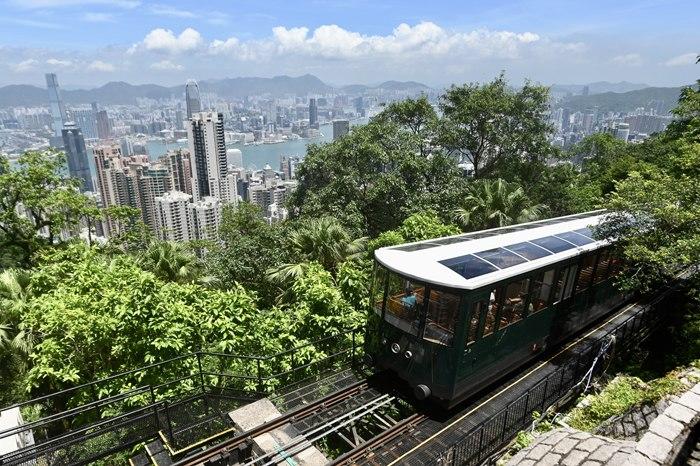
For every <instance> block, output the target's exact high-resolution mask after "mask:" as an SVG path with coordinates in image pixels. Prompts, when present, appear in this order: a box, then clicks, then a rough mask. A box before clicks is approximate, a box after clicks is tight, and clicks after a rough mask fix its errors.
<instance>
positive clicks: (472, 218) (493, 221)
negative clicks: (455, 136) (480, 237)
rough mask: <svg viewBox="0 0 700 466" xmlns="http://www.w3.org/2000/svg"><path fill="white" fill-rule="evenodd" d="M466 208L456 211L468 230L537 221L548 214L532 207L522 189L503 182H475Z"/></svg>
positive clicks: (465, 202)
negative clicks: (544, 214)
mask: <svg viewBox="0 0 700 466" xmlns="http://www.w3.org/2000/svg"><path fill="white" fill-rule="evenodd" d="M464 205H465V206H466V207H460V208H458V209H455V211H454V212H453V216H454V218H455V220H456V221H457V222H458V223H459V224H460V225H461V226H462V228H464V230H466V231H474V230H483V229H487V228H497V227H503V226H506V225H512V224H515V223H522V222H530V221H533V220H537V219H538V218H540V217H541V216H542V214H543V213H544V211H545V208H546V207H545V206H544V205H542V204H535V205H532V203H531V201H530V199H529V198H528V197H527V195H526V194H525V191H524V190H523V188H522V187H521V186H518V185H516V184H513V183H508V182H507V181H504V180H502V179H500V178H499V179H496V180H480V181H475V182H474V183H473V184H472V185H471V186H470V187H469V195H468V196H467V197H466V199H465V200H464Z"/></svg>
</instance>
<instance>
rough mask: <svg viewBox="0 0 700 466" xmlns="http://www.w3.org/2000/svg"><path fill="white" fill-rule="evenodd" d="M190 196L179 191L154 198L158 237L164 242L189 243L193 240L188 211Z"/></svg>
mask: <svg viewBox="0 0 700 466" xmlns="http://www.w3.org/2000/svg"><path fill="white" fill-rule="evenodd" d="M191 200H192V196H190V195H189V194H185V193H182V192H179V191H169V192H167V193H165V194H163V195H162V196H159V197H156V206H157V212H158V231H157V234H158V237H159V238H160V239H162V240H165V241H189V240H193V239H195V236H194V225H193V223H192V214H191V211H190V209H191V208H190V201H191Z"/></svg>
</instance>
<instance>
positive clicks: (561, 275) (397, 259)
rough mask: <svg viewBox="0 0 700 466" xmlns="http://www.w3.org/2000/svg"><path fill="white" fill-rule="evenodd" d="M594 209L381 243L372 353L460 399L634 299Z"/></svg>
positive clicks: (424, 386)
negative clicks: (619, 282) (617, 280)
mask: <svg viewBox="0 0 700 466" xmlns="http://www.w3.org/2000/svg"><path fill="white" fill-rule="evenodd" d="M604 216H605V214H604V212H603V211H595V212H588V213H585V214H578V215H571V216H567V217H560V218H554V219H549V220H543V221H538V222H531V223H525V224H520V225H514V226H509V227H503V228H496V229H492V230H485V231H479V232H474V233H468V234H463V235H458V236H451V237H446V238H440V239H432V240H427V241H420V242H417V243H411V244H403V245H400V246H393V247H386V248H381V249H378V250H377V251H375V271H374V278H373V285H372V292H371V293H372V303H373V310H374V312H373V313H371V317H370V326H369V328H370V329H372V330H371V331H370V332H369V335H368V338H367V354H368V356H369V358H370V359H371V362H372V363H373V364H374V365H375V366H377V367H378V368H380V369H388V370H391V371H393V372H395V373H396V374H397V375H398V376H399V377H400V378H401V379H402V380H404V381H406V382H407V383H408V384H410V386H411V387H413V389H414V392H415V395H416V397H417V398H418V399H426V398H431V399H433V400H435V401H437V402H438V404H441V405H443V406H446V407H451V406H454V405H455V404H456V403H458V402H459V401H461V400H463V399H464V398H465V397H467V396H468V395H470V394H473V393H475V392H476V391H478V390H479V389H481V388H484V387H486V386H487V385H488V383H489V381H494V380H496V379H498V378H500V377H501V376H503V375H505V374H507V373H508V372H510V371H512V370H514V369H515V368H517V367H518V366H520V365H522V364H524V363H525V362H527V361H528V360H530V359H532V358H535V357H537V355H538V353H540V352H541V351H542V350H544V349H545V348H547V347H548V346H552V345H557V344H560V343H562V342H563V341H564V340H566V339H567V338H569V337H571V336H572V335H573V334H575V333H577V332H579V331H580V330H582V329H583V328H585V327H587V326H588V325H589V324H591V323H592V322H594V321H595V320H597V319H599V318H601V317H602V316H603V315H605V314H608V313H610V312H611V311H612V310H613V309H615V308H616V307H618V306H619V305H620V304H622V302H623V301H624V300H625V299H626V298H627V296H625V295H624V294H623V293H620V292H619V291H617V290H616V289H615V288H614V287H613V283H612V282H613V280H612V278H613V277H614V276H615V274H617V273H618V272H619V270H620V267H621V264H620V261H619V260H618V259H617V258H616V257H615V256H614V255H612V253H611V248H610V245H609V244H608V242H607V241H604V240H596V239H595V238H594V236H593V233H592V228H594V227H595V226H596V225H597V224H598V223H599V222H600V221H601V219H602V218H603V217H604Z"/></svg>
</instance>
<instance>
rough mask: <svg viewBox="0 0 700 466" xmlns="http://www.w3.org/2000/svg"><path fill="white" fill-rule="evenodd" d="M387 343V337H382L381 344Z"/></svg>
mask: <svg viewBox="0 0 700 466" xmlns="http://www.w3.org/2000/svg"><path fill="white" fill-rule="evenodd" d="M387 343H388V341H387V339H386V338H382V345H384V346H386V344H387Z"/></svg>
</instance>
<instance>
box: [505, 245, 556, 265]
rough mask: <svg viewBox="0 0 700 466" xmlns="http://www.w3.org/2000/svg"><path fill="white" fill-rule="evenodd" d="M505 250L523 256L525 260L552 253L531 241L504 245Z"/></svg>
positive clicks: (532, 259)
mask: <svg viewBox="0 0 700 466" xmlns="http://www.w3.org/2000/svg"><path fill="white" fill-rule="evenodd" d="M504 247H505V248H506V249H507V250H509V251H513V252H514V253H516V254H519V255H521V256H523V257H524V258H525V259H527V260H531V261H534V260H535V259H541V258H542V257H545V256H551V255H552V253H551V252H549V251H547V250H545V249H542V248H541V247H539V246H536V245H534V244H532V243H527V242H525V243H516V244H511V245H510V246H504Z"/></svg>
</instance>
